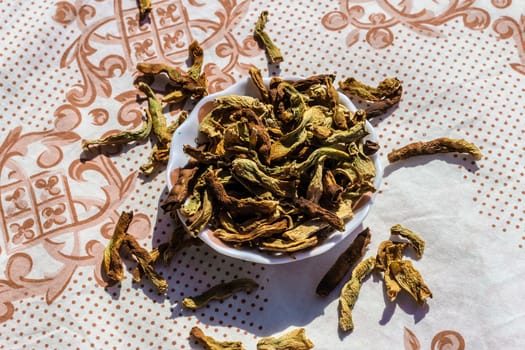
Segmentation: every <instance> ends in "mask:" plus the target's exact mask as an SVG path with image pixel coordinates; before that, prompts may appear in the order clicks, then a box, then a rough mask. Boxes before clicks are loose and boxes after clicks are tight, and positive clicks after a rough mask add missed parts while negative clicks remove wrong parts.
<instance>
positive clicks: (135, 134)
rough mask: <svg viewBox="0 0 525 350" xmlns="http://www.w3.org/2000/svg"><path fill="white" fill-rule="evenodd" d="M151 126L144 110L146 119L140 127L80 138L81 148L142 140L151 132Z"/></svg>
mask: <svg viewBox="0 0 525 350" xmlns="http://www.w3.org/2000/svg"><path fill="white" fill-rule="evenodd" d="M152 127H153V121H152V118H151V116H150V115H149V114H148V113H147V112H146V119H145V120H144V122H143V123H142V126H141V127H140V129H138V130H135V131H120V132H118V133H116V134H111V135H108V136H106V137H103V138H101V139H95V140H82V150H84V151H88V150H89V149H90V148H91V146H106V145H126V144H128V143H131V142H136V141H142V140H145V139H146V138H148V136H149V135H150V134H151V130H152Z"/></svg>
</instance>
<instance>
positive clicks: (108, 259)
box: [103, 211, 133, 282]
mask: <svg viewBox="0 0 525 350" xmlns="http://www.w3.org/2000/svg"><path fill="white" fill-rule="evenodd" d="M132 220H133V212H132V211H130V212H122V214H121V215H120V217H119V219H118V222H117V225H116V226H115V229H114V232H113V236H112V237H111V240H110V241H109V243H108V245H107V246H106V248H105V249H104V261H103V266H104V272H105V273H106V276H107V277H108V278H109V280H110V282H118V281H121V280H123V279H124V267H123V266H122V259H121V257H120V254H119V250H120V247H121V246H122V243H123V242H124V239H125V237H126V231H127V229H128V227H129V225H130V224H131V221H132Z"/></svg>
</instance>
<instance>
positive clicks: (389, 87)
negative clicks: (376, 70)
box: [339, 78, 403, 118]
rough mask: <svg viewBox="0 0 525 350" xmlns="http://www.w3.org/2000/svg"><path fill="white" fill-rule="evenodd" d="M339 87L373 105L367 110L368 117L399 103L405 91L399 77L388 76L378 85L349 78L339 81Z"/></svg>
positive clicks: (377, 114) (381, 112) (379, 113)
mask: <svg viewBox="0 0 525 350" xmlns="http://www.w3.org/2000/svg"><path fill="white" fill-rule="evenodd" d="M339 87H340V88H341V90H342V91H343V92H344V93H345V94H346V95H348V96H349V97H350V98H353V97H358V98H360V99H362V100H365V101H366V102H367V103H369V104H370V105H371V106H370V107H368V108H367V109H366V110H365V111H366V115H367V117H368V118H373V117H376V116H379V115H381V114H383V113H385V112H386V111H387V110H388V109H390V108H391V107H393V106H394V105H396V104H398V103H399V101H400V100H401V95H402V93H403V87H402V85H401V81H399V80H398V79H397V78H387V79H385V80H383V81H381V82H380V83H379V85H378V86H377V87H372V86H369V85H366V84H363V83H362V82H360V81H358V80H356V79H355V78H348V79H346V80H344V81H341V82H339Z"/></svg>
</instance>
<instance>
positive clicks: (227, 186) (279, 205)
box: [162, 68, 376, 253]
mask: <svg viewBox="0 0 525 350" xmlns="http://www.w3.org/2000/svg"><path fill="white" fill-rule="evenodd" d="M250 75H251V78H252V81H253V84H254V85H255V87H256V89H257V90H258V91H259V94H260V95H261V98H256V97H251V96H239V95H226V96H221V97H218V98H217V99H216V100H215V104H214V108H212V110H211V111H209V112H208V113H207V114H206V115H205V116H204V118H203V119H202V121H201V123H200V125H199V131H200V134H201V137H200V142H199V143H198V144H197V145H185V146H184V148H183V150H184V152H185V153H186V154H188V155H189V156H190V157H191V158H190V161H189V162H188V163H187V164H186V166H184V167H181V168H179V169H176V170H174V172H173V174H172V175H173V176H172V178H173V179H174V181H173V183H174V186H173V188H172V189H171V191H170V194H169V196H168V199H167V200H166V202H165V203H164V204H163V206H162V207H163V209H164V210H165V211H169V212H174V213H175V212H177V213H180V214H182V216H183V220H182V221H183V225H184V226H185V228H186V230H187V232H189V233H190V234H191V235H192V236H197V235H198V234H199V233H200V232H201V230H202V229H203V228H204V227H205V226H208V227H209V228H210V229H211V230H212V231H213V232H214V234H215V236H216V237H218V238H219V239H221V240H222V241H224V242H225V243H227V244H230V245H232V246H236V247H245V248H256V249H259V250H264V251H268V252H273V253H293V252H297V251H300V250H304V249H309V248H312V247H315V246H316V245H318V244H319V243H320V242H322V241H323V240H324V239H325V238H326V237H328V236H329V235H330V233H331V232H332V231H333V230H334V229H336V230H340V231H343V230H344V229H345V223H346V222H347V221H348V220H350V219H351V218H352V216H353V213H352V206H353V205H354V204H355V203H357V202H358V201H359V200H360V199H361V198H362V197H363V196H364V195H365V194H368V193H370V192H373V191H375V188H374V185H373V179H374V177H375V174H376V169H375V165H374V162H373V161H372V159H371V158H370V157H369V156H368V155H367V154H365V146H364V144H363V142H364V141H363V139H364V138H365V137H366V136H367V135H368V130H367V128H366V125H365V119H366V118H365V116H364V114H363V113H362V112H360V111H356V112H352V111H350V110H349V109H347V108H346V107H345V106H344V105H342V104H340V101H339V97H338V94H337V92H336V91H335V88H334V86H333V80H334V79H335V76H333V75H317V76H313V77H309V78H305V79H301V80H297V81H285V80H283V79H280V78H273V79H272V80H271V81H270V83H269V84H268V86H267V85H265V84H264V81H263V79H262V77H261V75H260V71H259V70H257V69H256V68H253V69H251V71H250ZM368 153H370V152H368ZM177 215H178V214H177Z"/></svg>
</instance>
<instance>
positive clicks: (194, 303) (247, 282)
mask: <svg viewBox="0 0 525 350" xmlns="http://www.w3.org/2000/svg"><path fill="white" fill-rule="evenodd" d="M257 287H259V285H258V284H257V282H255V281H254V280H252V279H249V278H238V279H235V280H233V281H230V282H225V283H221V284H218V285H215V286H213V287H211V288H210V289H208V290H207V291H205V292H204V293H202V294H200V295H198V296H194V297H188V298H184V299H183V300H182V305H183V306H184V307H185V308H188V309H192V310H196V309H200V308H201V307H204V306H206V305H208V303H209V302H210V301H212V300H224V299H226V298H229V297H231V296H232V295H234V294H235V293H237V292H241V291H245V292H251V291H252V290H255V289H256V288H257Z"/></svg>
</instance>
